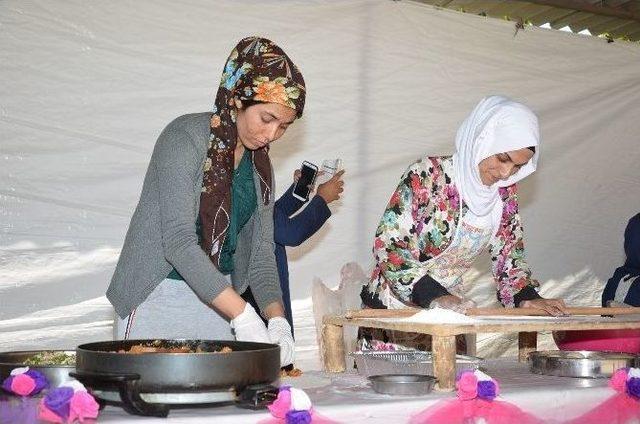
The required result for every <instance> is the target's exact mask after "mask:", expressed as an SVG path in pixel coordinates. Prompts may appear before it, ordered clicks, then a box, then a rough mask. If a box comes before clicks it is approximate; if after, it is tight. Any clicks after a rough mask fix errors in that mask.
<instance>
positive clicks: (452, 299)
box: [429, 294, 476, 314]
mask: <svg viewBox="0 0 640 424" xmlns="http://www.w3.org/2000/svg"><path fill="white" fill-rule="evenodd" d="M429 307H430V308H443V309H449V310H451V311H454V312H458V313H460V314H464V313H465V312H467V309H471V308H475V307H476V303H475V302H474V301H473V300H469V299H462V298H460V297H458V296H454V295H452V294H447V295H445V296H440V297H436V298H435V299H433V300H432V301H431V303H430V304H429Z"/></svg>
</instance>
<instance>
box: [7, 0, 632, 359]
mask: <svg viewBox="0 0 640 424" xmlns="http://www.w3.org/2000/svg"><path fill="white" fill-rule="evenodd" d="M252 34H260V35H263V36H266V37H268V38H271V39H273V40H274V41H276V42H277V43H278V44H280V45H281V46H283V47H284V49H285V50H286V51H287V52H288V53H289V55H290V56H291V57H292V58H293V60H294V61H295V62H296V63H297V64H298V65H299V66H300V68H301V69H302V71H303V73H304V76H305V79H306V82H307V87H308V98H307V107H306V109H305V116H304V118H303V120H302V121H301V122H299V123H296V124H294V125H293V126H292V127H291V129H290V130H289V131H288V132H287V134H286V135H285V136H284V137H283V138H282V139H281V140H279V141H278V142H276V143H275V144H274V145H273V148H272V157H273V162H274V164H275V167H276V178H277V186H278V187H277V194H280V193H282V192H283V191H284V190H285V189H286V187H287V186H288V184H289V183H290V181H291V175H292V173H293V170H294V169H295V168H297V167H299V165H300V163H301V162H302V160H310V161H312V162H316V163H320V162H321V161H322V160H323V159H325V158H333V157H341V158H342V159H343V161H344V165H345V168H346V170H347V173H346V176H345V180H346V191H345V195H344V198H343V200H341V201H340V202H337V204H334V205H332V210H333V212H334V215H333V216H332V218H331V219H330V221H329V222H328V224H327V225H325V227H324V228H323V229H322V230H321V231H320V232H319V233H318V234H316V235H315V236H314V237H313V238H312V239H311V240H310V241H308V242H307V243H306V244H304V245H303V246H301V247H299V248H295V249H291V250H290V251H289V254H290V257H291V261H290V271H291V282H292V287H291V290H292V294H293V298H294V299H295V302H294V305H295V306H296V308H297V311H296V315H297V318H298V329H299V331H298V335H299V343H298V349H299V351H300V355H301V357H303V358H306V359H312V360H317V356H315V355H316V352H315V350H314V343H315V342H314V340H313V339H314V337H313V332H312V331H301V330H302V329H303V328H306V326H309V325H312V322H310V313H309V308H310V306H309V305H310V301H309V296H310V292H311V282H312V279H313V278H314V277H318V278H320V279H322V280H323V281H325V282H326V283H327V284H328V285H335V284H337V282H338V278H339V269H340V267H341V265H342V264H343V263H345V262H346V261H349V260H353V261H357V262H359V263H360V264H362V265H363V266H364V267H365V268H368V267H369V265H370V263H371V254H370V248H371V241H372V234H373V232H374V230H375V227H376V224H377V221H378V219H379V217H380V215H381V213H382V211H383V209H384V207H385V205H386V202H387V201H388V198H389V196H390V194H391V192H392V190H393V189H394V187H395V186H396V184H397V182H398V178H399V177H400V175H401V173H402V172H403V171H404V169H405V168H406V166H407V165H408V164H409V163H410V162H412V161H413V160H415V159H416V158H418V157H421V156H424V155H438V154H449V153H452V151H453V138H454V134H455V131H456V129H457V127H458V125H459V124H460V123H461V121H462V120H463V119H464V117H465V116H466V114H467V113H469V112H470V110H471V109H472V107H473V106H474V105H475V104H476V103H477V102H478V101H479V100H480V99H481V98H482V97H483V96H485V95H488V94H494V93H495V94H504V95H508V96H511V97H513V98H515V99H518V100H521V101H523V102H525V103H526V104H528V105H529V106H531V108H532V109H533V110H534V111H535V112H536V113H537V114H538V115H539V118H540V123H541V128H542V135H543V141H542V159H541V163H540V164H539V168H538V172H537V173H536V174H534V175H533V176H532V177H530V178H528V179H526V180H525V181H524V182H523V184H522V185H521V195H520V200H521V208H522V215H523V220H524V223H525V241H526V248H527V258H528V259H529V262H530V263H531V266H532V268H533V270H534V274H535V276H536V277H537V278H538V279H539V280H540V282H541V283H542V294H543V295H546V296H561V297H565V298H567V299H569V302H571V303H573V304H588V305H595V304H597V303H598V302H599V296H600V291H601V288H602V286H603V282H604V281H606V279H607V278H608V276H609V275H610V274H611V273H612V271H613V269H614V268H615V267H616V266H617V265H618V264H619V263H620V262H621V261H622V259H623V251H622V233H623V230H624V226H625V225H626V222H627V219H628V218H629V217H630V216H631V215H632V214H634V213H636V212H638V211H639V210H640V201H639V199H640V173H639V172H638V168H637V164H638V163H640V153H639V152H640V149H639V148H638V146H637V143H638V134H640V119H638V116H639V113H640V60H639V59H640V47H638V45H637V44H631V43H624V42H618V41H616V42H615V43H612V44H608V43H606V42H605V41H604V40H602V39H597V38H590V37H585V36H577V35H572V34H566V33H561V32H557V31H553V30H544V29H539V28H526V30H524V31H519V32H518V34H517V35H516V36H514V24H513V23H511V22H507V21H500V20H494V19H490V18H484V17H479V16H473V15H465V14H460V13H456V12H452V11H448V10H439V9H435V8H432V7H429V6H425V5H421V4H416V3H412V2H408V1H400V2H396V1H389V0H375V1H374V0H364V1H340V2H337V1H297V2H295V1H272V2H265V1H254V2H236V1H220V0H218V1H216V2H212V3H205V2H200V1H196V0H182V1H180V2H175V1H160V2H158V1H153V2H152V1H146V0H144V1H139V0H137V1H120V0H119V1H113V2H106V3H105V2H96V1H86V0H83V1H81V0H75V1H74V0H71V1H65V2H61V1H59V2H52V1H44V0H40V1H30V2H22V1H14V0H6V1H3V2H1V3H0V79H1V80H2V81H3V84H2V85H1V86H0V135H1V137H0V161H1V162H0V163H1V164H2V165H1V166H0V181H1V183H0V216H1V220H0V267H1V270H0V350H15V349H20V348H36V347H73V346H75V345H76V344H77V343H79V342H83V341H92V340H100V339H107V338H110V337H111V320H112V312H111V309H110V307H109V304H108V302H107V301H106V299H105V298H104V296H103V295H104V291H105V290H106V287H107V285H108V283H109V279H110V277H111V273H112V272H113V268H114V266H115V263H116V260H117V257H118V254H119V251H120V248H121V246H122V241H123V239H124V235H125V232H126V230H127V227H128V223H129V219H130V216H131V214H132V212H133V209H134V208H135V205H136V202H137V200H138V196H139V192H140V188H141V185H142V180H143V176H144V173H145V170H146V167H147V163H148V160H149V157H150V153H151V150H152V148H153V145H154V142H155V139H156V137H157V136H158V134H159V133H160V131H161V130H162V128H163V127H164V126H165V125H166V124H167V123H168V122H169V121H171V120H172V119H173V118H174V117H176V116H179V115H181V114H184V113H189V112H195V111H204V110H209V109H210V106H211V104H212V101H213V98H214V95H215V91H216V87H217V83H218V81H219V76H220V73H221V68H222V65H223V63H224V60H225V59H226V57H227V55H228V53H229V51H230V50H231V48H232V47H233V45H234V44H235V43H236V41H238V40H239V39H240V38H242V37H244V36H246V35H252ZM468 277H469V278H468V279H467V282H466V283H467V285H468V287H469V291H470V295H471V296H473V297H475V298H476V299H478V300H479V302H480V303H481V304H482V305H488V304H491V303H494V302H495V292H494V289H493V283H492V282H491V276H490V273H489V263H488V259H487V260H485V261H483V262H482V263H478V264H477V266H476V269H474V270H473V271H472V272H470V273H469V276H468ZM508 342H509V339H504V338H501V339H499V340H498V339H497V338H495V337H494V336H491V335H489V336H484V338H483V339H482V346H481V353H483V354H493V355H496V354H500V353H504V352H505V351H507V349H508V348H509V343H508ZM314 364H317V362H314Z"/></svg>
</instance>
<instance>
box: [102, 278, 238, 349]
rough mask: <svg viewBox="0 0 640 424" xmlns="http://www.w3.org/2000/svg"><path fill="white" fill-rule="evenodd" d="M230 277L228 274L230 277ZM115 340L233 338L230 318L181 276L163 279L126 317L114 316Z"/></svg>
mask: <svg viewBox="0 0 640 424" xmlns="http://www.w3.org/2000/svg"><path fill="white" fill-rule="evenodd" d="M229 278H230V277H229ZM113 335H114V339H115V340H127V339H206V340H234V339H235V338H234V336H233V334H232V333H231V327H230V326H229V322H228V321H227V320H226V319H225V318H224V317H222V316H221V315H220V314H218V312H216V311H215V309H213V308H212V307H211V306H209V305H207V304H206V303H204V302H202V301H201V300H200V298H198V296H196V294H195V293H194V292H193V290H191V288H190V287H189V286H188V285H187V283H185V282H184V281H181V280H170V279H168V278H167V279H165V280H163V281H162V282H161V283H160V284H159V285H158V287H156V289H155V290H154V291H153V292H151V294H150V295H149V297H147V299H146V300H145V301H144V302H142V303H141V304H140V305H139V306H138V307H137V308H136V309H134V311H133V312H132V313H131V314H130V315H129V316H128V317H126V318H125V319H121V318H120V317H119V316H117V315H116V316H115V320H114V326H113Z"/></svg>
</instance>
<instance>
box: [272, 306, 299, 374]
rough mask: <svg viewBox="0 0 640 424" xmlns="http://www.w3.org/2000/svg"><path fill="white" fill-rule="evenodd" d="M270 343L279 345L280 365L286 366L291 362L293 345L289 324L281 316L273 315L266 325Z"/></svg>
mask: <svg viewBox="0 0 640 424" xmlns="http://www.w3.org/2000/svg"><path fill="white" fill-rule="evenodd" d="M267 331H268V333H269V338H270V340H271V343H275V344H277V345H279V346H280V366H281V367H286V366H287V365H291V364H293V360H294V357H295V345H294V341H293V336H292V335H291V326H290V325H289V322H288V321H287V320H286V319H285V318H283V317H274V318H271V319H270V320H269V325H268V326H267Z"/></svg>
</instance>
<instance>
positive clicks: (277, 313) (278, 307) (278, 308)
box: [262, 302, 284, 319]
mask: <svg viewBox="0 0 640 424" xmlns="http://www.w3.org/2000/svg"><path fill="white" fill-rule="evenodd" d="M262 315H263V316H264V317H265V318H266V319H271V318H275V317H284V307H283V306H282V302H271V303H269V305H267V307H266V308H264V311H263V313H262Z"/></svg>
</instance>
